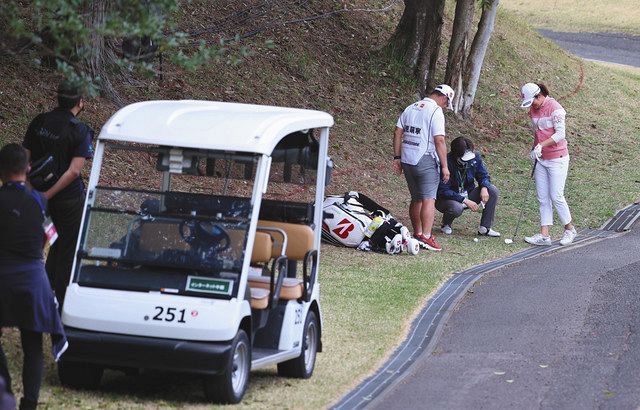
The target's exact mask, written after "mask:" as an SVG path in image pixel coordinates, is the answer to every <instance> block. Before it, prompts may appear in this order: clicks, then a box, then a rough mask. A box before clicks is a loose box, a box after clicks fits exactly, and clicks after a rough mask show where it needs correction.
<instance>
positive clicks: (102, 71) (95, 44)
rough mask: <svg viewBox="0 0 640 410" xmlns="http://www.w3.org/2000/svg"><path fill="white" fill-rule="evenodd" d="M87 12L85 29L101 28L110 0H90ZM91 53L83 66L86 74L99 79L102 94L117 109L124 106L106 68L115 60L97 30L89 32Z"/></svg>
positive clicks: (110, 4) (110, 49)
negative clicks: (85, 68)
mask: <svg viewBox="0 0 640 410" xmlns="http://www.w3.org/2000/svg"><path fill="white" fill-rule="evenodd" d="M88 7H89V12H88V13H86V16H87V17H86V21H85V24H86V25H87V27H92V28H95V27H102V26H104V24H105V21H106V19H107V14H108V12H109V10H110V9H111V7H112V1H111V0H92V1H91V2H90V3H89V5H88ZM90 41H91V48H92V50H91V53H89V55H88V57H87V59H86V61H85V66H86V67H87V72H89V73H90V74H91V77H93V78H94V79H99V81H100V89H101V91H102V93H103V94H104V95H105V96H106V97H107V98H109V99H110V100H111V101H112V102H113V103H115V104H116V105H117V106H118V107H122V106H123V105H124V101H123V99H122V97H121V96H120V94H119V93H118V91H116V89H115V88H114V87H113V84H112V82H111V76H110V74H109V72H108V71H107V67H108V66H109V65H111V64H113V62H114V61H115V60H116V58H117V57H116V55H115V53H114V52H113V49H112V48H111V47H110V46H109V44H108V43H107V41H106V39H105V37H104V35H103V34H102V33H100V32H99V30H95V29H94V30H92V31H91V40H90Z"/></svg>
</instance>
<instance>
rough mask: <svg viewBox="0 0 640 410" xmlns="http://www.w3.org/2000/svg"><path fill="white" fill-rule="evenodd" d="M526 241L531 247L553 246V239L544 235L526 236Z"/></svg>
mask: <svg viewBox="0 0 640 410" xmlns="http://www.w3.org/2000/svg"><path fill="white" fill-rule="evenodd" d="M524 241H525V242H527V243H530V244H531V245H537V246H550V245H551V237H549V236H542V234H539V233H537V234H535V235H533V236H525V237H524Z"/></svg>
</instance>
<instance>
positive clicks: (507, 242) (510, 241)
mask: <svg viewBox="0 0 640 410" xmlns="http://www.w3.org/2000/svg"><path fill="white" fill-rule="evenodd" d="M504 243H506V244H509V243H513V239H505V240H504Z"/></svg>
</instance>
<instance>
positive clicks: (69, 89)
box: [58, 80, 82, 100]
mask: <svg viewBox="0 0 640 410" xmlns="http://www.w3.org/2000/svg"><path fill="white" fill-rule="evenodd" d="M58 97H63V98H67V99H70V100H75V99H77V98H80V97H82V89H81V88H80V87H79V86H77V85H75V84H73V83H72V82H71V81H69V80H62V81H61V82H60V84H59V85H58Z"/></svg>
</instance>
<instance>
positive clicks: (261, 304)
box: [250, 287, 269, 309]
mask: <svg viewBox="0 0 640 410" xmlns="http://www.w3.org/2000/svg"><path fill="white" fill-rule="evenodd" d="M250 291H251V302H250V303H251V308H252V309H266V308H267V306H269V290H268V289H262V288H253V287H252V288H250Z"/></svg>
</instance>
